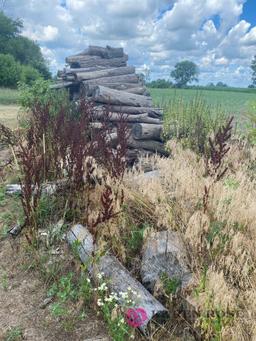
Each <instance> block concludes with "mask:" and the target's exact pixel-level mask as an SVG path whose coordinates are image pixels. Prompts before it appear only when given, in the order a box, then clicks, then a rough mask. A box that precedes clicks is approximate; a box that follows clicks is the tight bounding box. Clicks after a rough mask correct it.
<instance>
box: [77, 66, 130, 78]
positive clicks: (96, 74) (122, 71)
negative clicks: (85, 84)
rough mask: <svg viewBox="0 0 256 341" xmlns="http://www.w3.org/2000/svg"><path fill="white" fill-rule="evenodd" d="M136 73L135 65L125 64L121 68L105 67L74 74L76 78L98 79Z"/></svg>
mask: <svg viewBox="0 0 256 341" xmlns="http://www.w3.org/2000/svg"><path fill="white" fill-rule="evenodd" d="M134 73H135V68H134V67H133V66H124V67H119V68H112V69H104V70H99V71H92V72H74V73H73V75H74V76H75V79H77V80H80V81H81V80H90V79H97V78H102V77H112V76H121V75H129V74H134ZM70 76H71V75H70Z"/></svg>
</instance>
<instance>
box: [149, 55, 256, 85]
mask: <svg viewBox="0 0 256 341" xmlns="http://www.w3.org/2000/svg"><path fill="white" fill-rule="evenodd" d="M251 70H252V84H250V85H249V86H248V88H255V87H256V56H254V58H253V60H252V63H251ZM198 76H199V68H198V66H197V65H196V64H195V63H193V62H191V61H189V60H184V61H182V62H179V63H177V64H176V65H175V67H174V70H172V72H171V73H170V77H171V78H172V79H173V80H174V82H172V81H171V80H166V79H160V78H159V79H157V80H153V81H151V82H149V81H148V82H146V83H147V86H149V87H151V88H159V89H164V88H186V87H188V86H189V84H190V83H192V82H198ZM190 87H193V88H196V87H198V86H196V85H193V86H190ZM199 87H202V86H199ZM228 87H229V86H228V85H227V84H226V83H224V82H217V83H216V84H214V83H212V82H211V83H209V84H207V85H206V86H205V88H210V89H216V88H218V89H219V88H228Z"/></svg>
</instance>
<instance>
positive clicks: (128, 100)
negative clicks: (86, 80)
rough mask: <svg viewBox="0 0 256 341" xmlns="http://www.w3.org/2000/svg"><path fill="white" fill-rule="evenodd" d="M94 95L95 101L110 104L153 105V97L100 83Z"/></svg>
mask: <svg viewBox="0 0 256 341" xmlns="http://www.w3.org/2000/svg"><path fill="white" fill-rule="evenodd" d="M92 97H93V100H94V101H95V102H99V103H106V104H110V105H131V106H135V107H151V106H152V99H151V98H150V97H147V96H142V95H135V94H131V93H128V92H125V91H120V90H114V89H110V88H107V87H104V86H101V85H98V86H97V87H96V88H95V90H94V92H93V94H92Z"/></svg>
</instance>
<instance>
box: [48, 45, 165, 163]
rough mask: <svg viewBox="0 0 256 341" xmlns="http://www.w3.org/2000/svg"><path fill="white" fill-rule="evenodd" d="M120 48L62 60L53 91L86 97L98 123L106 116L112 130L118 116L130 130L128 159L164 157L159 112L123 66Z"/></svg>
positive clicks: (92, 49)
mask: <svg viewBox="0 0 256 341" xmlns="http://www.w3.org/2000/svg"><path fill="white" fill-rule="evenodd" d="M127 61H128V56H127V55H126V54H125V53H124V51H123V48H112V47H110V46H106V47H105V48H103V47H99V46H89V48H88V49H86V50H85V51H83V52H81V53H79V54H77V55H73V56H70V57H67V58H66V63H67V64H68V67H66V68H64V70H63V71H59V72H58V83H57V84H55V85H54V86H53V87H54V88H56V89H59V88H67V89H69V93H70V97H71V99H72V100H79V99H80V98H82V97H86V98H88V99H89V100H91V101H93V103H94V105H95V110H96V119H98V120H99V121H100V120H101V119H102V117H103V116H104V115H105V114H106V110H107V111H108V112H110V120H111V122H112V124H113V131H114V129H115V126H116V125H117V124H118V121H120V117H121V115H120V114H122V116H123V117H125V119H126V120H127V123H128V125H129V127H130V131H131V134H130V137H129V140H128V147H129V150H128V155H129V157H130V161H135V160H136V158H137V157H138V155H145V154H150V153H155V152H156V153H159V154H161V155H166V151H165V149H164V144H163V141H162V111H161V110H160V109H156V108H154V107H153V104H152V99H151V97H150V94H149V92H148V90H147V88H146V87H145V86H144V84H143V82H142V81H141V79H140V77H139V76H138V75H137V74H136V73H135V68H134V67H133V66H128V65H127Z"/></svg>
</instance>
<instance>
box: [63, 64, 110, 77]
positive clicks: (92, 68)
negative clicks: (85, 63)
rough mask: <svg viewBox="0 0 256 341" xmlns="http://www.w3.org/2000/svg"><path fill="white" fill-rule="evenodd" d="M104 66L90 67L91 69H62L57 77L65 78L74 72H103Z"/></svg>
mask: <svg viewBox="0 0 256 341" xmlns="http://www.w3.org/2000/svg"><path fill="white" fill-rule="evenodd" d="M105 69H106V67H105V66H92V67H84V68H69V69H66V68H64V69H63V71H59V73H58V75H60V76H61V77H62V76H65V75H69V74H73V73H74V72H90V71H99V70H105Z"/></svg>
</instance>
